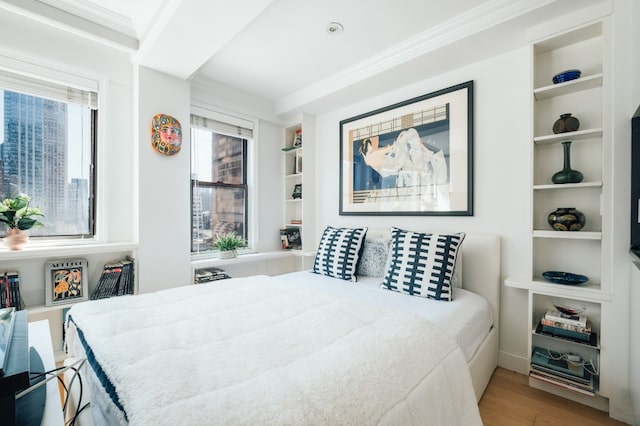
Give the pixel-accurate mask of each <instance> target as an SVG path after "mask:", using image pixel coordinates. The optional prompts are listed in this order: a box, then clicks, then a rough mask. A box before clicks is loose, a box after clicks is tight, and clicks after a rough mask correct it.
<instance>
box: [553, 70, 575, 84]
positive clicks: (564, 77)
mask: <svg viewBox="0 0 640 426" xmlns="http://www.w3.org/2000/svg"><path fill="white" fill-rule="evenodd" d="M581 75H582V71H580V70H566V71H562V72H561V73H558V74H556V75H554V76H553V79H552V81H553V84H558V83H564V82H565V81H570V80H575V79H576V78H580V76H581Z"/></svg>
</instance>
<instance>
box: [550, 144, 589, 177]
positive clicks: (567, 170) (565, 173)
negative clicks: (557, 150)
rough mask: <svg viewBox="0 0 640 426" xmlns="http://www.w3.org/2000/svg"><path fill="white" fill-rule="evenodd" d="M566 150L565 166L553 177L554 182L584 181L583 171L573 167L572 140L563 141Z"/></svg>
mask: <svg viewBox="0 0 640 426" xmlns="http://www.w3.org/2000/svg"><path fill="white" fill-rule="evenodd" d="M562 148H563V150H564V167H563V168H562V170H560V171H559V172H557V173H555V174H554V175H553V176H552V177H551V182H553V183H558V184H562V183H578V182H582V178H583V176H582V173H580V172H579V171H578V170H573V169H572V168H571V141H565V142H562Z"/></svg>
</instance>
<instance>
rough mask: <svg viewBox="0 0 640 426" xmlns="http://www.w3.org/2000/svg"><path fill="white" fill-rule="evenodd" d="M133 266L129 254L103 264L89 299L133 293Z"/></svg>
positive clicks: (132, 260) (133, 263)
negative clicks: (118, 259)
mask: <svg viewBox="0 0 640 426" xmlns="http://www.w3.org/2000/svg"><path fill="white" fill-rule="evenodd" d="M134 267H135V262H134V259H133V258H132V257H129V256H127V257H126V258H125V259H124V260H121V261H118V262H112V263H107V264H105V265H104V268H103V269H102V273H101V274H100V279H99V280H98V284H97V285H96V289H95V290H94V292H93V294H92V295H91V300H96V299H105V298H107V297H111V296H122V295H125V294H133V293H134Z"/></svg>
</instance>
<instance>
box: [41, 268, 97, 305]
mask: <svg viewBox="0 0 640 426" xmlns="http://www.w3.org/2000/svg"><path fill="white" fill-rule="evenodd" d="M88 274H89V271H88V266H87V261H86V260H85V259H73V260H54V261H49V262H47V263H46V264H45V292H46V294H45V299H44V300H45V305H46V306H55V305H63V304H66V303H74V302H81V301H84V300H88V299H89V288H88V285H89V284H88Z"/></svg>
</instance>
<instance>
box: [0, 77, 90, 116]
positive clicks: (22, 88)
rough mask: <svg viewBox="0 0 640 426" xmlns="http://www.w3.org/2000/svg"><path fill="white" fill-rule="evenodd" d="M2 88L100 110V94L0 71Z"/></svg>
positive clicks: (0, 85)
mask: <svg viewBox="0 0 640 426" xmlns="http://www.w3.org/2000/svg"><path fill="white" fill-rule="evenodd" d="M0 88H3V89H7V90H13V91H16V92H21V93H28V94H30V95H34V96H39V97H41V98H47V99H52V100H55V101H59V102H66V103H72V104H77V105H81V106H85V107H89V108H91V109H98V93H97V92H95V91H92V90H85V89H79V88H76V87H71V86H69V85H64V84H58V83H54V82H51V81H46V80H40V79H37V78H34V77H30V76H27V75H21V74H16V73H12V72H10V71H6V70H0Z"/></svg>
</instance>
